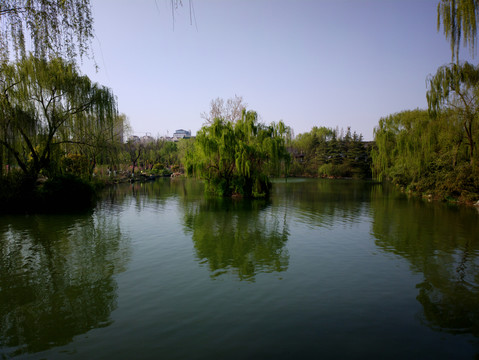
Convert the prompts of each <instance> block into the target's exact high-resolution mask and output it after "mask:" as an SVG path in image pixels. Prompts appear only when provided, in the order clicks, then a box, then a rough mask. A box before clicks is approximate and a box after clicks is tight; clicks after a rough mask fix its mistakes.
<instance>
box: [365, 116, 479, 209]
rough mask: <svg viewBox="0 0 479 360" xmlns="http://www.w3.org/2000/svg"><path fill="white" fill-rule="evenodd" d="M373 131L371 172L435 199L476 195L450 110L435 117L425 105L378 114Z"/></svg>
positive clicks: (473, 172) (475, 180) (478, 181)
mask: <svg viewBox="0 0 479 360" xmlns="http://www.w3.org/2000/svg"><path fill="white" fill-rule="evenodd" d="M374 136H375V148H374V149H373V151H372V152H371V156H372V161H373V174H374V176H375V177H377V178H379V179H384V178H385V179H390V180H391V181H392V182H394V183H396V184H399V185H401V186H402V187H404V188H405V189H407V190H410V191H413V192H416V193H423V194H434V195H436V196H438V197H440V198H447V197H454V198H461V199H462V200H466V201H470V200H474V199H475V198H476V197H477V196H479V176H478V175H479V171H478V168H477V166H476V165H474V163H471V162H470V152H469V146H468V142H467V141H464V129H463V127H462V122H461V121H459V120H458V118H457V113H456V112H455V111H452V110H449V111H443V112H442V113H440V114H438V115H437V116H436V117H435V118H434V121H431V118H430V117H429V114H428V112H427V111H425V110H413V111H404V112H401V113H397V114H394V115H390V116H388V117H386V118H382V119H380V121H379V125H378V127H376V128H375V130H374ZM477 140H478V138H477V134H476V135H475V138H474V141H475V142H476V141H477Z"/></svg>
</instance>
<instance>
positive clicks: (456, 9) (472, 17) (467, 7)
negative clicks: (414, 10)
mask: <svg viewBox="0 0 479 360" xmlns="http://www.w3.org/2000/svg"><path fill="white" fill-rule="evenodd" d="M478 18H479V7H478V2H477V1H476V0H441V1H440V2H439V4H438V6H437V30H438V31H439V29H440V28H441V25H442V27H443V32H444V35H445V37H446V39H447V40H448V41H449V43H450V45H451V56H452V60H453V61H454V59H455V60H456V61H459V49H460V47H461V38H462V39H463V40H464V45H465V46H467V45H469V48H470V50H471V54H474V49H475V47H476V37H477V22H478Z"/></svg>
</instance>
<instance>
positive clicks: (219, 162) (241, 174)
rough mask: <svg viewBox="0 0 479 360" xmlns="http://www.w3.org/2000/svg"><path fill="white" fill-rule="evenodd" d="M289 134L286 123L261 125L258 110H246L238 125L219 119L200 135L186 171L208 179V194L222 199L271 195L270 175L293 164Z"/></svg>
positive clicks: (190, 154)
mask: <svg viewBox="0 0 479 360" xmlns="http://www.w3.org/2000/svg"><path fill="white" fill-rule="evenodd" d="M289 134H290V132H289V128H288V127H286V126H285V125H284V123H283V122H282V121H280V122H279V123H277V124H276V123H272V124H271V125H265V124H262V123H259V122H258V116H257V114H256V112H254V111H246V110H243V114H242V117H241V119H240V120H239V121H237V122H232V121H227V120H224V119H221V118H216V119H215V120H214V122H213V123H212V124H211V125H207V126H203V127H202V128H201V130H200V131H199V132H198V133H197V136H196V141H195V146H194V148H190V149H189V151H187V153H186V157H185V167H186V171H187V173H188V174H189V175H195V176H197V177H200V178H203V179H205V181H206V186H207V191H208V192H211V193H214V194H217V195H220V196H230V195H232V194H238V195H242V196H245V197H262V196H267V195H268V193H269V190H270V185H271V183H270V181H269V179H268V175H279V173H280V172H281V170H284V169H285V167H287V166H288V164H289V153H288V152H287V151H286V147H285V143H286V140H287V138H288V136H289Z"/></svg>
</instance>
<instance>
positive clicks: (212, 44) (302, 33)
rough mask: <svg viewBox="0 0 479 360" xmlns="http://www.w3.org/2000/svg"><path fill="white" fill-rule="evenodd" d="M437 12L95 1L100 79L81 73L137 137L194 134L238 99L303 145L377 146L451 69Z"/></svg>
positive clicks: (376, 5) (396, 4)
mask: <svg viewBox="0 0 479 360" xmlns="http://www.w3.org/2000/svg"><path fill="white" fill-rule="evenodd" d="M438 1H439V0H324V1H323V0H309V1H308V0H192V2H191V4H192V5H193V9H192V10H190V2H189V1H188V0H183V7H180V8H178V9H177V10H176V11H175V13H174V18H173V16H172V9H171V2H170V0H139V1H138V0H137V1H133V0H91V4H92V10H93V16H94V20H95V24H94V28H95V34H96V39H95V40H94V41H93V51H94V54H95V59H96V62H97V64H98V66H99V70H98V72H95V70H94V66H93V63H92V62H91V61H89V60H84V64H83V65H82V71H83V72H84V73H85V74H87V75H88V76H89V77H90V78H91V79H92V80H94V81H96V82H98V83H100V84H102V85H106V86H108V87H110V88H112V90H113V92H114V93H115V95H116V96H117V97H118V105H119V110H120V112H122V113H124V114H126V115H127V116H128V118H129V120H130V123H131V126H132V128H133V131H134V132H135V133H136V134H138V135H144V133H147V132H148V133H150V134H151V135H153V136H158V135H159V136H163V135H167V134H169V135H170V136H171V135H172V134H173V132H174V131H175V130H176V129H186V130H191V131H192V133H193V134H195V133H196V131H198V130H199V129H200V128H201V126H202V124H203V119H202V118H201V116H200V114H201V113H202V112H204V111H208V110H209V107H210V102H211V100H212V99H215V98H217V97H220V98H224V99H225V100H226V99H228V98H231V97H234V96H235V95H239V96H242V97H243V99H244V101H245V102H246V103H247V104H248V108H249V109H251V110H255V111H257V112H258V114H259V115H260V119H261V121H262V122H265V123H270V122H273V121H275V122H277V121H279V120H283V121H284V122H285V123H286V124H287V125H289V126H291V127H292V128H293V130H294V133H295V134H296V135H297V134H299V133H304V132H307V131H310V130H311V128H312V127H313V126H326V127H331V128H336V127H339V128H344V129H346V128H347V127H348V126H351V129H352V130H353V131H356V132H357V133H361V134H363V136H364V138H365V139H366V140H371V139H372V138H373V129H374V127H375V126H376V125H377V123H378V121H379V119H380V118H381V117H384V116H387V115H389V114H392V113H395V112H399V111H402V110H407V109H415V108H427V101H426V91H427V87H426V78H427V76H428V74H433V73H435V72H436V70H437V68H438V67H439V66H441V65H444V64H447V63H449V62H450V61H451V52H450V48H449V44H448V42H447V41H446V39H445V37H444V35H443V34H442V31H441V32H437V30H436V22H437V14H436V7H437V3H438ZM190 14H191V15H192V18H193V19H192V22H190ZM468 55H469V53H468V51H467V50H462V53H461V58H462V59H464V60H467V59H468Z"/></svg>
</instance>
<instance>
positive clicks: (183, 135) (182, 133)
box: [173, 129, 191, 140]
mask: <svg viewBox="0 0 479 360" xmlns="http://www.w3.org/2000/svg"><path fill="white" fill-rule="evenodd" d="M190 137H191V130H183V129H179V130H176V131H175V132H174V134H173V140H179V139H189V138H190Z"/></svg>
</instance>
